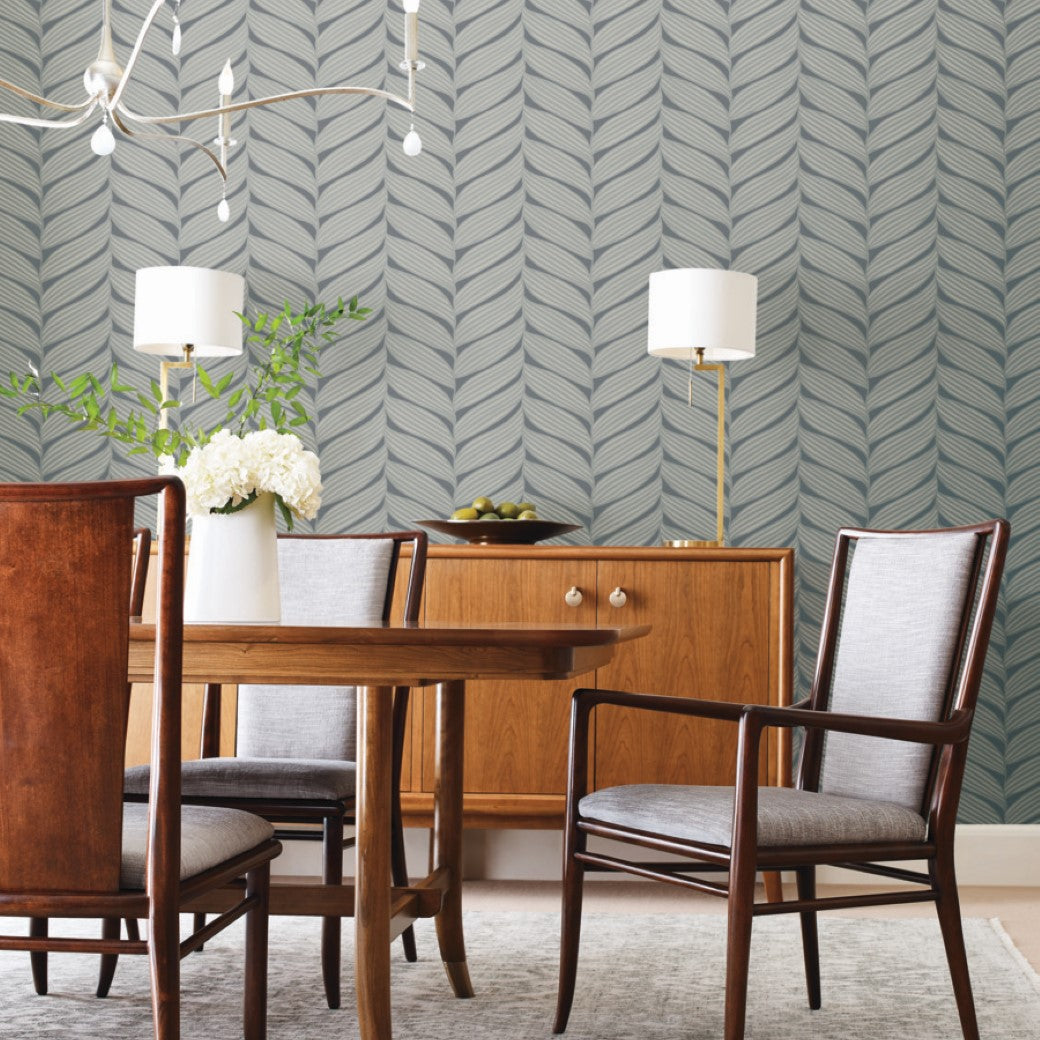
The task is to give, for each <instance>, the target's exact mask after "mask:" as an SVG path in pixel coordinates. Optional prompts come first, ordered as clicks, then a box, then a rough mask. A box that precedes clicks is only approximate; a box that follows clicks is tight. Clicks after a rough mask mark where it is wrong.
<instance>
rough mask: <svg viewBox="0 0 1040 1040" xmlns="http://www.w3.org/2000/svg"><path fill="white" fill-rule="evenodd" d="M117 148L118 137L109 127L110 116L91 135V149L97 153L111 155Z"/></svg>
mask: <svg viewBox="0 0 1040 1040" xmlns="http://www.w3.org/2000/svg"><path fill="white" fill-rule="evenodd" d="M115 148H116V139H115V137H113V136H112V131H111V130H110V129H109V128H108V117H107V116H106V117H105V122H103V123H102V124H101V125H100V126H99V127H98V128H97V129H96V130H95V131H94V133H93V134H92V135H91V138H90V150H91V151H92V152H93V153H94V154H95V155H111V154H112V153H113V152H114V151H115Z"/></svg>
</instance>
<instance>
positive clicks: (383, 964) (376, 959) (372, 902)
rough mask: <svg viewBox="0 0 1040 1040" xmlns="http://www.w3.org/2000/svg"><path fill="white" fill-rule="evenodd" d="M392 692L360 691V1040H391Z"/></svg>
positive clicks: (357, 886)
mask: <svg viewBox="0 0 1040 1040" xmlns="http://www.w3.org/2000/svg"><path fill="white" fill-rule="evenodd" d="M393 692H394V691H393V687H392V686H359V687H358V705H357V717H358V740H357V756H358V759H357V800H356V812H357V857H356V858H357V867H356V875H355V886H354V936H355V958H354V973H355V980H356V984H357V1009H358V1026H359V1029H360V1033H361V1040H391V1020H390V775H391V768H390V763H391V757H392V752H393V742H392V740H391V731H392V711H393Z"/></svg>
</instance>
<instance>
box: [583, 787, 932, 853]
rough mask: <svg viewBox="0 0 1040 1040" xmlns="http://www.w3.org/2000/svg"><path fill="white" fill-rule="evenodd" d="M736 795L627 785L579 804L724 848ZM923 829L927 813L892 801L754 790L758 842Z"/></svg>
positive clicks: (603, 815) (598, 816)
mask: <svg viewBox="0 0 1040 1040" xmlns="http://www.w3.org/2000/svg"><path fill="white" fill-rule="evenodd" d="M733 798H734V788H732V787H685V786H682V785H679V784H631V785H627V786H624V787H607V788H604V789H603V790H602V791H595V792H593V793H592V794H590V795H586V796H585V797H584V798H582V800H581V802H580V803H579V806H578V808H579V812H580V814H581V817H582V819H592V820H600V821H602V822H603V823H613V824H620V825H621V826H624V827H630V828H633V829H635V830H640V831H648V832H650V833H652V834H660V835H662V836H667V837H671V838H679V839H681V840H683V841H695V842H703V843H706V844H708V845H723V846H727V847H728V846H729V845H730V843H731V840H732V836H733ZM925 834H926V826H925V821H924V819H923V818H922V817H921V816H920V815H918V814H917V813H915V812H914V811H913V810H911V809H907V808H906V807H905V806H902V805H897V804H895V803H894V802H877V801H866V800H864V799H861V798H844V797H837V796H834V795H826V794H816V793H815V792H812V791H793V790H791V789H789V788H785V787H763V788H760V789H759V792H758V844H759V845H833V844H842V845H843V844H859V843H861V842H867V843H870V842H880V841H923V840H924V837H925Z"/></svg>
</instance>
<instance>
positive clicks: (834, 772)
mask: <svg viewBox="0 0 1040 1040" xmlns="http://www.w3.org/2000/svg"><path fill="white" fill-rule="evenodd" d="M1008 532H1009V529H1008V524H1007V522H1006V521H1004V520H995V521H992V522H990V523H986V524H979V525H975V526H970V527H960V528H951V529H947V530H944V531H922V532H889V531H862V530H843V531H840V532H839V534H838V540H837V546H836V549H835V553H834V562H833V567H832V570H831V577H830V584H829V588H828V595H827V606H826V612H825V615H824V620H823V629H822V633H821V638H820V651H819V657H818V660H817V667H816V674H815V677H814V680H813V685H812V690H811V693H810V696H809V697H808V698H807V699H806V700H804V701H802V702H801V703H799V704H796V705H794V706H793V707H790V708H775V707H766V706H751V705H748V706H740V705H736V704H731V703H723V702H716V701H705V700H692V699H690V700H684V699H678V698H671V697H661V696H650V695H645V694H634V693H623V692H619V691H608V690H578V691H577V692H576V693H575V695H574V700H573V708H572V715H571V761H570V782H569V789H568V796H567V823H566V835H565V851H564V895H563V921H562V938H561V955H560V983H559V996H558V1002H557V1009H556V1018H555V1022H554V1025H553V1031H554V1032H556V1033H561V1032H563V1031H564V1029H565V1028H566V1026H567V1020H568V1017H569V1015H570V1010H571V1004H572V1000H573V996H574V987H575V980H576V973H577V964H578V941H579V933H580V928H581V897H582V882H583V878H584V874H585V871H586V870H621V871H626V872H628V873H632V874H636V875H639V876H641V877H646V878H652V879H656V880H660V881H666V882H669V883H672V884H675V885H680V886H685V887H688V888H692V889H697V890H699V891H704V892H709V893H711V894H713V895H721V896H726V897H728V899H729V907H728V939H727V960H726V998H725V999H726V1006H725V1029H724V1038H725V1040H742V1038H743V1036H744V1020H745V999H746V995H747V985H748V957H749V952H750V944H751V924H752V920H753V918H754V917H755V916H758V915H761V914H777V913H797V914H799V915H800V919H801V933H802V944H803V953H804V961H805V972H806V980H807V986H808V997H809V1006H810V1007H811V1008H813V1009H816V1008H819V1007H820V1000H821V996H820V959H819V948H818V941H817V930H816V914H817V911H819V910H827V909H834V908H846V907H852V906H877V905H882V904H886V903H906V902H920V901H931V902H934V903H935V905H936V910H937V912H938V916H939V923H940V925H941V928H942V933H943V939H944V942H945V946H946V954H947V959H948V961H949V965H950V973H951V976H952V978H953V987H954V993H955V997H956V1001H957V1009H958V1012H959V1015H960V1020H961V1026H962V1030H963V1033H964V1037H965V1040H978V1035H979V1034H978V1027H977V1025H976V1021H975V1007H974V1001H973V998H972V993H971V983H970V979H969V975H968V964H967V958H966V955H965V950H964V939H963V936H962V931H961V921H960V909H959V903H958V898H957V883H956V878H955V874H954V862H953V840H954V826H955V823H956V817H957V805H958V801H959V798H960V789H961V781H962V778H963V775H964V764H965V758H966V755H967V748H968V736H969V733H970V730H971V723H972V717H973V715H974V711H975V703H976V700H977V697H978V692H979V684H980V681H981V678H982V667H983V662H984V659H985V656H986V648H987V645H988V642H989V635H990V629H991V626H992V622H993V615H994V611H995V609H996V603H997V592H998V587H999V584H1000V576H1001V573H1002V570H1003V567H1004V560H1005V556H1006V553H1007V541H1008ZM987 547H988V552H987ZM850 556H851V564H850V563H849V560H850ZM597 704H616V705H623V706H627V707H629V708H632V709H636V710H643V711H657V712H672V713H676V714H682V715H690V716H699V717H702V718H710V719H723V720H728V721H731V722H733V723H734V724H736V725H737V726H738V727H739V742H738V752H737V770H736V778H735V779H736V783H735V786H734V787H682V786H678V785H632V786H623V787H613V788H606V789H603V790H599V791H594V792H592V793H589V791H588V763H589V755H588V727H589V717H590V714H591V712H592V710H593V709H594V708H595V706H596V705H597ZM770 726H785V727H791V728H793V727H804V728H805V741H804V744H803V747H802V756H801V762H800V765H799V770H798V776H797V782H796V788H795V789H794V790H791V789H787V788H769V787H759V783H758V775H759V750H760V746H761V740H762V734H763V732H764V731H765V730H766V729H767V728H768V727H770ZM590 835H591V836H599V837H603V838H610V839H614V840H616V841H621V842H625V843H629V844H633V845H637V846H642V847H644V848H649V849H652V850H656V851H658V852H664V853H670V854H677V855H680V856H683V857H687V858H689V859H690V860H692V861H693V862H692V863H685V862H682V861H675V862H672V863H646V862H640V861H637V860H628V859H623V858H620V857H618V856H613V855H608V854H606V853H601V852H596V851H592V850H590V849H589V847H588V839H589V836H590ZM906 860H924V861H926V863H927V872H925V873H921V872H918V871H913V870H909V869H904V868H903V867H899V866H893V865H892V864H893V863H898V862H899V861H906ZM820 864H829V865H835V866H841V867H846V868H848V869H851V870H855V871H862V872H865V873H868V874H875V875H882V876H886V877H890V878H896V879H899V880H901V881H904V882H907V883H910V884H912V885H913V886H915V887H914V888H912V889H909V890H907V889H906V888H890V889H887V890H885V891H881V892H877V893H870V894H863V895H854V896H842V897H829V898H818V897H817V895H816V881H815V876H816V875H815V871H816V867H817V866H818V865H820ZM712 870H716V871H719V870H721V871H726V872H727V873H728V885H724V884H719V883H717V882H714V881H711V880H709V879H705V878H701V877H694V876H691V875H692V874H703V873H705V872H708V873H710V872H711V871H712ZM776 870H792V871H794V873H795V877H796V880H797V898H796V899H789V900H786V901H780V902H762V903H756V902H755V901H754V892H755V888H754V886H755V875H756V872H757V871H776Z"/></svg>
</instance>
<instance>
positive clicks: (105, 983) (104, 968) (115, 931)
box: [97, 917, 141, 997]
mask: <svg viewBox="0 0 1040 1040" xmlns="http://www.w3.org/2000/svg"><path fill="white" fill-rule="evenodd" d="M108 925H109V922H108V920H107V919H106V920H105V921H103V922H102V925H101V934H102V935H103V936H104V937H105V938H106V939H118V938H119V921H118V920H117V921H116V922H115V926H114V927H113V928H112V930H111V931H110V932H109V931H106V930H105V928H106V926H108ZM126 937H127V938H128V939H132V940H133V941H134V942H140V940H141V929H140V928H138V927H137V918H136V917H128V918H127V919H126ZM118 963H119V954H117V953H103V954H102V955H101V969H100V971H99V972H98V984H97V995H98V996H99V997H107V996H108V991H109V990H110V989H111V988H112V980H113V979H114V978H115V977H116V965H117V964H118Z"/></svg>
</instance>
